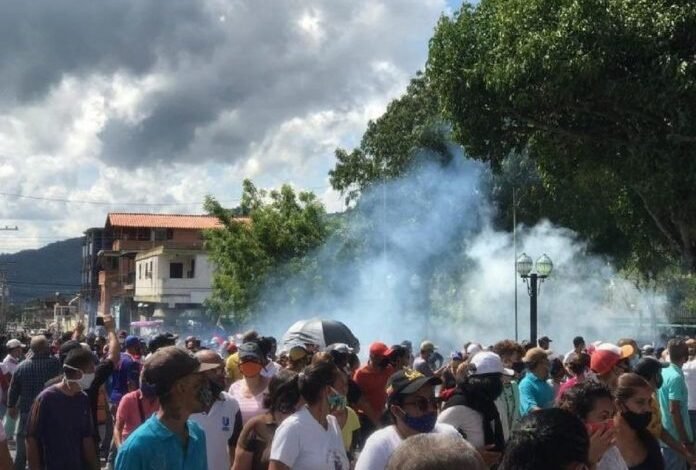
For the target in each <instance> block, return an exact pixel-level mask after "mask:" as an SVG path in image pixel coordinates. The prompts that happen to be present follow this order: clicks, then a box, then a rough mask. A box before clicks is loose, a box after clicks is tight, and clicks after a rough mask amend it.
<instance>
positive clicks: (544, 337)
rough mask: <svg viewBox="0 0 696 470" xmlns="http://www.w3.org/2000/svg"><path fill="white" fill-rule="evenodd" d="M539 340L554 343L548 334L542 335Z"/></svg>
mask: <svg viewBox="0 0 696 470" xmlns="http://www.w3.org/2000/svg"><path fill="white" fill-rule="evenodd" d="M538 342H539V343H541V342H549V343H552V342H553V341H552V340H551V338H549V337H548V336H542V337H541V338H539V341H538Z"/></svg>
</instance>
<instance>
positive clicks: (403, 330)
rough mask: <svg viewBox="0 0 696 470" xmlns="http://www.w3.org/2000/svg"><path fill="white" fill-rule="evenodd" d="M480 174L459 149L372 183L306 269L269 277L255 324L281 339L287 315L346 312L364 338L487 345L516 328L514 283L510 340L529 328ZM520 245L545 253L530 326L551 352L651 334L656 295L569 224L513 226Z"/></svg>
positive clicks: (483, 172)
mask: <svg viewBox="0 0 696 470" xmlns="http://www.w3.org/2000/svg"><path fill="white" fill-rule="evenodd" d="M489 181H490V178H489V174H488V169H487V168H486V166H485V165H483V164H481V163H479V162H475V161H471V160H466V159H464V158H459V159H456V160H455V162H454V163H452V164H450V165H449V166H447V167H441V166H438V165H435V164H425V165H422V166H421V167H418V168H414V169H413V170H412V171H411V172H410V173H409V174H408V175H407V176H405V177H403V178H400V179H398V180H391V181H387V182H385V183H384V184H381V185H375V186H373V187H372V188H371V189H370V190H369V191H366V192H365V193H364V194H363V195H362V197H361V199H360V201H359V203H358V204H357V205H356V207H355V208H353V209H351V210H350V211H349V212H347V213H346V214H344V217H345V226H344V227H343V228H342V229H341V230H339V231H338V232H337V233H336V234H334V235H333V236H332V237H330V239H329V240H328V241H327V243H325V244H324V246H322V247H321V248H320V249H319V250H318V251H317V252H316V253H314V254H313V255H312V258H313V260H312V261H313V262H312V266H313V269H311V270H310V271H311V272H310V273H303V274H300V275H297V276H294V277H292V278H290V279H282V280H278V279H275V280H273V282H269V288H268V289H266V291H265V294H264V295H263V301H262V302H261V305H263V310H262V312H261V315H260V317H259V318H260V320H258V321H257V322H256V325H255V326H256V327H257V328H258V329H259V330H260V331H262V332H264V333H266V334H274V335H275V336H277V337H278V338H280V337H281V335H282V333H283V332H284V331H285V329H287V328H288V327H289V326H290V325H291V324H292V323H293V322H294V321H296V320H298V319H301V318H310V317H315V316H317V317H321V318H334V319H338V320H341V321H343V322H344V323H345V324H347V325H348V326H349V327H350V328H351V329H352V330H353V332H354V333H355V335H356V336H357V337H358V338H359V339H360V341H361V343H362V344H363V346H365V345H367V344H368V343H369V342H371V341H374V340H381V341H384V342H386V343H387V344H394V343H399V342H401V341H402V340H404V339H409V340H411V341H413V342H414V345H417V344H418V343H419V342H420V341H421V340H423V339H426V338H427V339H430V340H433V341H435V343H436V344H438V345H439V346H440V348H441V349H443V350H445V351H446V350H448V349H456V348H460V347H461V345H462V344H463V343H465V342H467V341H476V342H481V343H483V344H491V343H492V342H494V341H497V340H500V339H505V338H514V332H515V322H514V300H515V299H514V289H515V283H517V287H518V315H519V339H520V340H522V339H525V338H528V337H529V297H528V296H527V287H526V286H525V284H524V282H523V281H522V280H521V279H520V278H519V276H518V275H517V274H516V273H515V255H514V247H513V236H512V234H511V233H507V232H503V231H499V230H496V229H495V228H494V227H493V225H492V219H493V217H492V215H493V212H492V211H493V208H492V206H491V204H490V202H489V194H490V191H489V188H488V187H487V184H488V182H489ZM517 252H518V253H522V252H526V253H528V254H529V255H530V256H532V258H534V259H536V258H538V257H539V256H541V255H542V254H543V253H546V254H548V256H550V257H551V259H552V260H553V262H554V271H553V272H552V274H551V276H550V277H549V279H547V280H546V281H545V282H544V283H543V284H542V286H541V291H540V295H539V298H538V311H539V329H538V331H539V336H542V335H547V336H550V337H551V338H552V339H553V340H554V343H553V346H552V347H555V349H557V350H559V351H558V352H560V353H564V352H566V351H567V350H569V349H570V348H571V347H572V338H573V337H574V336H576V335H583V336H584V337H585V339H586V340H587V341H588V342H590V341H593V340H599V339H601V340H605V341H616V340H617V339H618V338H620V337H622V336H631V337H635V338H638V339H639V340H642V341H651V340H653V336H654V330H653V329H652V328H651V325H654V323H652V321H654V319H655V318H661V317H662V316H663V315H662V313H661V311H662V306H663V299H662V297H661V296H659V295H657V294H655V293H650V292H648V293H644V292H639V291H637V290H636V288H635V287H634V286H633V284H632V283H630V282H628V281H627V280H625V279H622V278H620V277H619V276H618V274H617V273H616V272H615V270H614V269H613V268H612V266H611V264H610V263H609V261H608V260H606V259H604V258H601V257H598V256H593V255H591V254H588V250H587V245H586V243H584V242H583V241H582V240H580V239H579V238H578V236H577V235H576V234H575V233H574V232H572V231H571V230H568V229H565V228H562V227H557V226H554V225H553V224H551V223H550V222H548V221H542V222H541V223H539V224H538V225H536V226H534V227H523V226H520V227H518V230H517ZM651 319H653V320H651ZM365 349H366V348H365V347H363V350H365Z"/></svg>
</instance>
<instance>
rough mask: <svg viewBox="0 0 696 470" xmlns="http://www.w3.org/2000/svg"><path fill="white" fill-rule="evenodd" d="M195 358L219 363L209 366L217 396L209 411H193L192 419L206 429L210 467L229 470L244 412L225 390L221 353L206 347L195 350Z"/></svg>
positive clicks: (208, 375)
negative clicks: (212, 366)
mask: <svg viewBox="0 0 696 470" xmlns="http://www.w3.org/2000/svg"><path fill="white" fill-rule="evenodd" d="M196 358H197V359H198V360H199V361H200V362H201V363H205V364H218V365H219V367H217V368H215V369H211V370H208V371H206V372H204V374H205V375H206V376H207V377H208V380H209V382H210V388H211V391H212V392H213V394H214V395H217V396H218V399H217V400H216V401H215V402H214V403H213V406H212V408H210V410H209V411H208V412H207V413H196V414H192V415H191V420H192V421H194V422H196V423H198V425H199V426H200V427H201V428H203V431H204V432H205V446H206V454H207V457H208V469H209V470H229V469H230V468H231V467H232V463H233V462H234V450H235V448H236V447H237V440H238V439H239V435H240V434H241V432H242V412H241V411H240V409H239V404H238V403H237V400H235V399H234V398H232V396H231V395H230V394H228V393H227V392H224V391H223V390H224V388H225V362H224V360H223V359H222V357H220V355H219V354H218V353H216V352H215V351H213V350H210V349H203V350H201V351H198V352H197V353H196Z"/></svg>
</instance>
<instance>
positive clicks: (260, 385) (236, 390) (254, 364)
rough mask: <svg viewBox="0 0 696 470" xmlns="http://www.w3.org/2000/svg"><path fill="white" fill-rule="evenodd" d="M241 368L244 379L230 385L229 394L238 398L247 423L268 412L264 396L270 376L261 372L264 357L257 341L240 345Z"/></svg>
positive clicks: (243, 417)
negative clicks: (265, 375) (264, 405)
mask: <svg viewBox="0 0 696 470" xmlns="http://www.w3.org/2000/svg"><path fill="white" fill-rule="evenodd" d="M238 354H239V370H240V372H241V373H242V377H243V378H242V380H239V381H237V382H234V383H233V384H232V385H231V386H230V390H229V394H230V395H232V398H234V399H235V400H237V403H239V407H240V409H241V411H242V422H243V424H246V422H247V421H249V420H250V419H251V418H253V417H254V416H258V415H261V414H263V413H265V412H266V409H265V408H264V407H263V397H264V394H265V393H266V392H267V391H268V383H269V382H270V381H271V379H270V378H269V377H264V376H263V375H262V374H261V371H262V370H263V362H264V358H263V355H262V353H261V349H260V348H259V345H258V344H257V343H255V342H249V343H244V344H242V345H241V346H240V347H239V350H238Z"/></svg>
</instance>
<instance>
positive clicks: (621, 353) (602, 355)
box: [590, 343, 635, 375]
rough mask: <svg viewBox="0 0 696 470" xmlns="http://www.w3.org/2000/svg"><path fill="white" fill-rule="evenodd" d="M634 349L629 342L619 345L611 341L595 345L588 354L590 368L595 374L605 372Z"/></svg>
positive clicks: (633, 352)
mask: <svg viewBox="0 0 696 470" xmlns="http://www.w3.org/2000/svg"><path fill="white" fill-rule="evenodd" d="M633 354H635V350H634V348H633V346H631V345H630V344H626V345H623V346H621V347H619V346H616V345H615V344H611V343H602V344H600V345H599V346H597V347H596V348H595V350H594V352H593V353H592V355H591V356H590V369H592V371H593V372H594V373H596V374H600V375H601V374H606V373H607V372H609V371H610V370H612V369H613V368H614V366H616V364H618V362H619V361H620V360H622V359H628V358H629V357H631V356H632V355H633Z"/></svg>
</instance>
